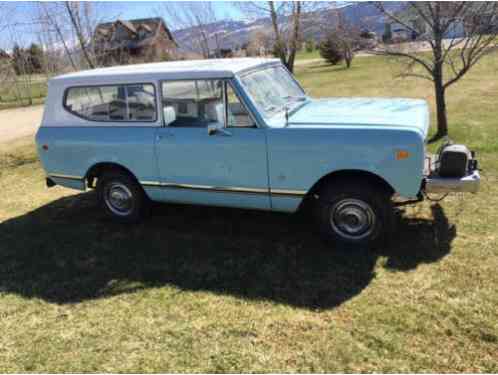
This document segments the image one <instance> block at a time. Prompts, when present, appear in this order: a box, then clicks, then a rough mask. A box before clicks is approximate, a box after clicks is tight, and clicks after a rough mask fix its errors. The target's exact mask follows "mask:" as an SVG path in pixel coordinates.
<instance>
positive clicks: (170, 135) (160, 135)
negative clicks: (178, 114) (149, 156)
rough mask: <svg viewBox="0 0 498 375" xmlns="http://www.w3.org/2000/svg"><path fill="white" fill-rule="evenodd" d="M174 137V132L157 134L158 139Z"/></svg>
mask: <svg viewBox="0 0 498 375" xmlns="http://www.w3.org/2000/svg"><path fill="white" fill-rule="evenodd" d="M171 137H173V134H171V133H167V134H158V135H156V141H160V140H161V139H163V138H171Z"/></svg>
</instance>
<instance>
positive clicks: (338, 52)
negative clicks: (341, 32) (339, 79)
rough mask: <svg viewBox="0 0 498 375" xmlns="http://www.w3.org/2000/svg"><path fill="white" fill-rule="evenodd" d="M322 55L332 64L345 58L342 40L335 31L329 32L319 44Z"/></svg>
mask: <svg viewBox="0 0 498 375" xmlns="http://www.w3.org/2000/svg"><path fill="white" fill-rule="evenodd" d="M318 50H319V51H320V56H321V57H322V58H324V59H325V60H326V61H327V62H329V63H330V64H332V65H337V64H339V63H340V62H341V61H342V60H344V55H343V49H342V47H341V44H340V40H339V39H338V38H337V36H336V35H335V34H334V33H329V34H328V35H327V36H326V37H325V39H324V40H322V41H321V42H320V44H319V45H318Z"/></svg>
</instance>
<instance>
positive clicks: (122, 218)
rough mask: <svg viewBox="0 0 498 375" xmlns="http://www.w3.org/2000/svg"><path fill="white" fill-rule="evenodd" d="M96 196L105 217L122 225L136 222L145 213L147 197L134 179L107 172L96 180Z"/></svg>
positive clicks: (118, 173) (119, 173) (124, 174)
mask: <svg viewBox="0 0 498 375" xmlns="http://www.w3.org/2000/svg"><path fill="white" fill-rule="evenodd" d="M97 194H98V197H99V201H100V204H101V206H102V208H103V209H104V211H105V213H106V215H107V216H109V217H111V218H112V219H114V220H116V221H118V222H122V223H135V222H138V221H139V220H140V219H141V218H142V217H143V216H144V214H145V213H146V210H147V203H148V202H147V197H146V196H145V193H144V191H143V189H142V187H141V186H140V185H139V184H138V183H137V182H136V180H135V179H134V178H132V177H131V176H130V175H128V174H126V173H123V172H117V171H116V172H115V171H112V172H107V173H105V172H104V173H103V175H102V176H101V177H100V178H99V179H98V184H97Z"/></svg>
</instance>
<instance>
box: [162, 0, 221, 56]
mask: <svg viewBox="0 0 498 375" xmlns="http://www.w3.org/2000/svg"><path fill="white" fill-rule="evenodd" d="M158 12H159V13H161V14H162V13H165V14H166V15H167V16H168V17H165V18H166V19H168V20H169V24H170V25H171V26H172V27H173V28H174V29H176V30H183V31H184V32H187V33H188V35H189V37H190V38H189V42H190V43H189V44H190V45H191V47H192V48H193V49H194V50H195V51H196V52H198V53H200V54H201V55H202V56H203V57H204V58H205V59H207V58H209V57H210V55H211V53H210V52H211V48H210V44H216V49H219V43H220V40H218V39H217V38H220V36H219V35H218V36H214V39H213V40H211V33H210V25H211V24H213V23H215V22H217V21H218V17H217V15H216V12H215V9H214V7H213V2H211V1H178V2H177V1H171V2H166V3H163V4H161V6H160V8H159V9H158ZM210 40H211V43H210Z"/></svg>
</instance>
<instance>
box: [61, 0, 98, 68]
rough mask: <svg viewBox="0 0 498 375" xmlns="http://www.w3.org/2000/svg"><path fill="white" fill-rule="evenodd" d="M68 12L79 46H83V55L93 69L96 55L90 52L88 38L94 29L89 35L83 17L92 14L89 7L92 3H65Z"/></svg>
mask: <svg viewBox="0 0 498 375" xmlns="http://www.w3.org/2000/svg"><path fill="white" fill-rule="evenodd" d="M64 4H65V6H66V11H67V14H68V15H69V19H70V20H71V25H72V26H73V31H74V33H75V34H76V37H77V39H78V43H79V46H80V48H81V51H82V54H83V57H84V59H85V61H86V63H87V64H88V66H89V67H90V68H91V69H94V68H95V61H94V60H95V56H92V55H91V54H90V52H89V47H88V40H89V39H90V35H91V33H92V32H93V30H90V33H89V34H88V35H86V34H85V29H84V28H83V26H82V24H83V22H84V20H83V17H84V16H85V17H86V19H88V16H89V14H90V11H89V8H90V6H91V4H90V3H89V2H83V3H80V2H73V1H71V2H69V1H66V2H65V3H64Z"/></svg>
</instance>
